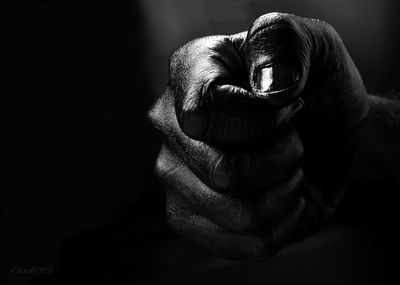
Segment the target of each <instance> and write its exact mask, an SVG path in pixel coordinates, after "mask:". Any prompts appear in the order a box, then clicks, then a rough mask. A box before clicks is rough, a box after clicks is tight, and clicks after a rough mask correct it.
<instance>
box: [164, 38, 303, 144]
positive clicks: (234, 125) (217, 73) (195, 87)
mask: <svg viewBox="0 0 400 285" xmlns="http://www.w3.org/2000/svg"><path fill="white" fill-rule="evenodd" d="M245 37H246V33H240V34H236V35H233V36H230V37H227V36H214V37H207V38H202V39H198V40H196V41H193V42H190V43H188V44H186V45H185V46H183V47H182V48H180V49H179V50H178V51H177V52H175V53H174V54H173V55H172V57H171V60H170V82H169V87H170V89H171V90H173V92H174V94H175V106H176V113H177V118H178V123H179V125H180V127H181V129H182V130H183V132H184V133H185V134H186V135H188V136H189V137H191V138H192V139H196V140H202V141H205V142H208V143H213V144H244V143H247V144H249V143H251V142H253V141H260V140H267V139H268V138H269V137H270V135H271V131H272V130H274V131H278V130H279V129H281V128H283V127H284V126H285V125H286V124H287V123H288V121H289V120H290V119H291V118H292V117H293V116H294V115H295V114H296V113H297V112H298V111H299V110H300V109H301V108H302V106H303V104H302V101H297V102H296V103H294V104H291V105H290V106H286V107H285V108H283V109H282V110H278V109H277V108H271V106H270V105H269V104H266V101H265V100H264V98H263V97H259V96H254V95H253V94H252V93H251V92H250V91H249V90H250V86H249V83H248V81H247V75H246V74H245V70H246V68H245V66H244V64H245V63H244V61H243V59H242V56H241V55H240V54H239V50H240V46H242V44H243V42H244V39H245Z"/></svg>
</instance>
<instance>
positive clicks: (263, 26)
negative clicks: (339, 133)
mask: <svg viewBox="0 0 400 285" xmlns="http://www.w3.org/2000/svg"><path fill="white" fill-rule="evenodd" d="M243 50H244V53H245V58H246V67H247V73H248V76H249V77H248V80H249V82H250V85H251V90H252V93H253V94H255V96H259V97H264V98H265V100H266V101H268V102H270V103H271V104H273V105H277V106H281V105H286V104H288V103H289V102H292V101H293V100H295V99H296V98H298V97H299V96H301V97H302V98H303V99H304V101H305V104H306V105H307V112H304V113H306V114H305V116H307V117H309V118H310V120H307V121H308V122H311V121H313V125H320V126H322V128H323V126H326V125H328V122H329V123H330V124H329V125H332V126H335V127H336V126H340V127H341V128H346V129H347V130H349V129H352V128H353V127H354V125H355V124H357V123H358V122H359V121H360V120H361V119H362V118H363V117H364V116H365V115H366V107H365V104H366V102H365V100H363V98H364V97H365V94H366V91H365V88H364V85H363V84H362V79H361V76H360V74H359V72H358V70H357V68H356V66H355V65H354V63H353V61H352V59H351V57H350V55H349V54H348V52H347V50H346V48H345V46H344V44H343V42H342V40H341V38H340V36H339V35H338V33H337V32H336V31H335V30H334V29H333V28H332V27H331V26H330V25H329V24H327V23H325V22H323V21H318V20H314V19H306V18H302V17H298V16H295V15H291V14H284V13H270V14H266V15H263V16H261V17H259V18H258V19H257V20H256V21H255V22H254V23H253V25H252V26H251V28H250V30H249V32H248V34H247V38H246V40H245V43H244V44H243ZM360 112H361V113H362V114H360ZM315 118H319V121H315ZM329 120H334V121H329ZM331 133H333V132H331Z"/></svg>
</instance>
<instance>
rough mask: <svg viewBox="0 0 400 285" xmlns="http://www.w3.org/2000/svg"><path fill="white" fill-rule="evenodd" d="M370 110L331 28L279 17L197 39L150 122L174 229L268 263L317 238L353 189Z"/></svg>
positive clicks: (216, 248)
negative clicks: (352, 171) (350, 173)
mask: <svg viewBox="0 0 400 285" xmlns="http://www.w3.org/2000/svg"><path fill="white" fill-rule="evenodd" d="M367 113H368V101H367V93H366V91H365V88H364V85H363V83H362V79H361V77H360V74H359V72H358V70H357V68H356V67H355V65H354V63H353V61H352V60H351V58H350V56H349V54H348V52H347V51H346V49H345V47H344V45H343V43H342V41H341V39H340V37H339V35H338V34H337V33H336V32H335V30H334V29H333V28H332V27H331V26H329V25H328V24H326V23H324V22H321V21H317V20H311V19H304V18H300V17H297V16H294V15H289V14H280V13H271V14H266V15H263V16H261V17H260V18H258V19H257V20H256V21H255V22H254V23H253V25H252V26H251V27H250V29H249V31H248V32H247V33H246V32H244V33H240V34H236V35H232V36H212V37H206V38H201V39H197V40H194V41H191V42H189V43H188V44H186V45H184V46H183V47H181V48H180V49H178V50H177V51H176V52H175V53H174V54H173V55H172V57H171V59H170V81H169V84H168V86H167V89H166V91H165V93H164V94H163V95H162V96H161V98H160V99H159V100H158V101H157V102H156V103H155V104H154V106H153V107H152V109H151V110H150V112H149V117H150V119H151V121H152V122H153V124H154V126H155V127H156V128H157V129H158V130H159V131H160V133H161V134H162V136H163V138H164V145H163V147H162V150H161V152H160V154H159V157H158V159H157V163H156V172H157V174H158V176H159V177H160V179H161V180H162V181H163V182H164V183H165V186H166V193H167V213H168V217H169V221H170V223H171V225H172V226H173V228H174V229H176V230H177V231H178V232H181V233H183V234H184V235H186V236H188V237H190V238H192V239H194V240H195V241H197V242H199V243H200V244H202V245H204V246H205V247H207V248H208V249H210V250H211V251H213V252H215V253H217V254H219V255H222V256H224V257H227V258H236V259H263V258H266V257H269V256H272V255H273V254H275V253H276V252H277V251H279V250H280V249H281V248H282V247H284V246H286V245H287V244H290V243H291V242H294V241H298V240H300V239H302V238H304V237H305V236H307V235H308V234H310V233H311V232H312V231H314V230H316V229H318V228H319V227H320V226H321V225H323V224H324V223H325V222H326V220H327V219H328V218H329V217H331V216H332V215H333V213H334V211H335V209H336V208H337V206H338V203H339V202H340V198H341V197H342V195H343V193H344V191H345V189H346V173H347V170H348V168H349V167H350V165H351V161H352V158H353V157H354V155H355V153H356V150H357V145H358V138H359V136H360V134H361V133H362V125H363V124H362V122H363V120H364V118H365V117H366V115H367Z"/></svg>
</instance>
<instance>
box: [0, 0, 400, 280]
mask: <svg viewBox="0 0 400 285" xmlns="http://www.w3.org/2000/svg"><path fill="white" fill-rule="evenodd" d="M189 2H191V1H186V4H184V2H183V1H170V2H168V1H159V2H157V1H147V2H146V1H144V0H143V1H134V0H131V1H122V0H121V1H105V0H104V1H88V0H86V1H34V0H32V1H0V37H1V38H0V50H1V51H0V86H1V87H0V98H1V99H0V125H1V133H0V134H1V142H0V146H1V148H0V163H1V164H0V169H1V173H0V177H1V178H0V179H1V180H0V183H1V223H2V224H1V239H2V241H1V249H2V253H1V256H2V271H1V272H2V276H3V277H2V278H3V282H5V280H6V279H9V280H10V282H15V284H24V283H25V281H26V280H28V279H29V278H31V277H32V275H26V274H25V275H23V274H19V275H18V274H17V275H16V274H11V271H10V270H11V268H13V267H19V268H29V267H31V266H49V267H52V268H56V267H57V266H58V265H59V264H62V266H61V267H63V266H64V267H63V268H67V269H62V270H64V271H65V272H62V273H60V274H59V275H56V274H54V275H52V276H51V277H49V276H43V275H41V276H39V277H38V278H40V279H38V280H39V281H36V282H38V283H37V284H44V283H43V282H46V281H44V279H46V278H58V277H55V276H63V274H64V275H65V276H67V275H70V276H75V277H76V278H83V279H84V278H86V277H82V276H86V273H85V272H92V275H91V277H87V278H89V279H90V280H92V281H93V280H97V279H96V278H98V279H99V280H102V278H106V277H105V276H104V275H110V276H108V278H110V279H112V278H115V276H120V278H121V279H124V278H128V277H126V276H125V275H126V274H127V273H126V272H128V271H132V268H131V267H129V266H132V264H134V265H133V266H134V267H137V268H136V269H137V270H139V269H138V268H140V270H142V269H143V268H154V266H156V265H154V263H157V262H156V261H154V260H157V251H156V249H153V250H154V252H155V253H154V252H153V253H152V256H151V258H150V257H149V254H148V252H147V253H143V252H144V251H143V248H141V250H137V249H133V248H136V247H139V248H140V247H141V245H142V244H143V243H148V244H150V242H151V238H157V239H164V238H165V239H167V237H169V236H170V235H171V234H170V233H169V232H168V230H165V231H164V229H165V225H164V223H163V221H162V216H163V201H162V198H163V195H162V192H161V191H158V190H157V189H158V188H159V187H158V185H157V182H156V181H155V178H154V177H153V175H152V165H153V161H154V159H155V156H156V154H157V150H158V147H159V139H158V138H157V137H156V136H155V134H153V132H152V131H151V128H150V127H149V125H148V123H147V122H146V120H145V113H146V111H147V109H148V108H149V106H150V104H151V102H152V101H153V100H154V98H155V97H156V96H158V95H159V94H160V92H161V91H162V88H163V86H164V85H165V82H166V76H167V73H166V70H167V63H166V59H167V56H168V55H169V53H170V52H172V50H173V49H175V48H176V47H178V46H179V45H180V44H183V43H184V42H185V41H188V40H190V39H192V38H194V37H199V36H204V35H207V34H215V33H234V32H239V31H241V30H245V29H247V27H248V25H249V24H250V23H251V22H252V21H253V20H254V19H255V18H256V17H257V16H258V15H261V14H263V13H266V12H270V11H275V10H284V11H288V12H293V13H296V14H300V15H301V16H307V17H315V18H323V19H324V20H328V21H329V22H331V23H332V24H333V25H334V26H335V27H337V29H338V31H339V32H340V33H341V34H342V36H343V39H344V41H345V43H346V45H347V46H348V48H349V50H350V53H351V54H352V55H353V58H354V59H355V61H356V63H357V65H358V66H359V68H360V71H361V73H362V75H363V77H364V80H365V82H366V85H367V87H368V89H369V90H370V91H371V92H375V93H379V92H381V93H385V92H387V91H389V90H390V89H399V88H400V86H399V85H400V83H399V80H398V78H399V71H398V66H399V63H400V55H399V53H398V50H399V48H400V40H399V36H398V32H399V28H398V27H399V25H400V20H399V19H398V18H397V12H398V11H399V9H398V5H399V4H397V2H398V1H395V0H392V1H390V0H387V1H376V2H379V3H380V4H376V3H375V4H372V3H374V2H371V1H357V0H354V1H347V2H348V3H352V5H351V6H346V5H345V4H343V3H342V2H343V1H339V2H340V3H342V4H343V5H342V6H340V5H337V6H332V7H329V6H326V5H328V4H327V3H328V2H329V1H326V5H324V4H321V2H324V1H303V2H302V1H281V2H280V3H278V2H279V1H264V2H263V1H248V2H249V3H250V2H251V3H250V4H248V6H246V7H251V9H249V10H243V14H240V15H242V16H243V17H242V18H240V19H238V18H235V15H236V14H235V13H233V12H232V11H236V10H235V7H236V6H230V7H228V8H226V9H223V8H224V7H227V6H228V3H226V2H227V1H225V2H224V1H214V2H212V1H193V3H194V2H196V3H197V4H196V5H200V4H201V5H203V6H201V7H203V8H204V7H205V8H204V9H203V10H202V13H205V14H204V15H203V16H202V17H200V18H196V17H197V16H196V17H192V18H191V15H192V16H193V15H197V13H199V12H198V11H192V10H190V4H187V3H189ZM234 2H235V3H239V4H240V3H241V2H244V1H234ZM317 2H318V3H317ZM331 2H332V1H331ZM199 3H200V4H199ZM174 5H175V6H174ZM184 5H186V6H184ZM193 5H194V4H193ZM224 5H225V6H224ZM246 5H247V4H246ZM374 5H378V6H379V7H380V10H379V11H380V12H379V13H378V12H377V11H374V9H375V8H374V7H375V6H374ZM164 6H166V7H170V8H169V9H170V10H169V11H171V10H172V11H174V13H175V14H174V15H178V17H177V18H174V17H172V16H171V15H170V16H169V15H168V13H167V12H168V11H165V10H164V9H163V7H164ZM171 7H172V8H171ZM188 7H189V8H188ZM221 7H222V8H221ZM238 7H239V6H238ZM346 7H347V8H346ZM239 8H240V7H239ZM239 8H238V9H239ZM185 9H189V10H188V11H185ZM345 9H349V10H345ZM352 9H353V10H352ZM354 9H355V10H354ZM210 11H214V13H211V14H210ZM224 13H226V14H224ZM230 13H231V14H230ZM236 13H237V11H236ZM346 13H347V14H346ZM343 15H344V16H343ZM346 15H347V16H346ZM168 17H169V18H168ZM327 18H328V19H327ZM168 19H169V20H170V21H175V22H176V23H175V26H174V27H176V30H175V31H174V33H172V32H171V30H168V29H167V28H165V27H164V26H163V21H168ZM193 19H194V20H193ZM196 19H197V20H196ZM346 19H347V20H346ZM185 21H186V22H185ZM346 21H347V22H346ZM357 21H361V22H357ZM369 21H370V22H369ZM353 24H354V25H353ZM360 39H362V40H361V41H360ZM160 43H162V44H160ZM159 221H161V222H159ZM160 229H163V230H160ZM145 233H149V235H150V236H151V238H149V235H146V234H145ZM154 235H156V236H154ZM163 235H165V237H164V236H163ZM60 246H61V255H60V254H59V251H58V249H59V248H60ZM150 247H151V246H150ZM99 251H101V252H100V253H99ZM160 255H161V253H160ZM87 256H90V258H87ZM114 258H116V260H110V259H114ZM124 258H126V259H129V258H133V259H135V261H134V262H130V263H129V262H128V263H124V262H122V263H121V262H118V260H120V259H124ZM104 260H107V261H104ZM96 262H99V264H97V263H96ZM82 264H83V265H82ZM87 264H90V266H89V265H87ZM116 264H118V266H117V265H116ZM121 264H125V265H121ZM127 264H130V265H127ZM75 265H76V267H74V266H75ZM112 266H115V268H113V269H111V267H112ZM124 266H126V267H124ZM89 267H90V268H89ZM62 270H61V271H62ZM140 270H139V271H140ZM105 271H107V272H108V273H104V272H105ZM71 272H72V273H71ZM100 272H102V273H100ZM115 272H118V274H115ZM121 272H125V275H124V274H123V273H121ZM146 272H147V271H145V270H144V269H143V270H142V271H141V273H140V274H146ZM113 273H114V275H113ZM135 274H136V273H135ZM140 274H139V273H137V274H136V275H135V276H134V277H132V276H130V277H129V278H131V279H132V280H133V279H135V278H136V277H137V276H139V275H140ZM77 276H78V277H77ZM42 278H43V280H42ZM118 278H119V277H118ZM129 278H128V279H129ZM89 279H88V280H89ZM129 280H130V279H129ZM0 281H1V280H0ZM114 281H115V280H114ZM48 282H50V281H48ZM0 283H1V282H0ZM1 284H3V283H1ZM72 284H78V283H72ZM86 284H89V283H86ZM116 284H118V283H116Z"/></svg>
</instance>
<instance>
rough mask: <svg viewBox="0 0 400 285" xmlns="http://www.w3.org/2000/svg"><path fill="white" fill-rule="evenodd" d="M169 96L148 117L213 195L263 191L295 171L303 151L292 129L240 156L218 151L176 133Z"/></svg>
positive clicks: (162, 99) (238, 194)
mask: <svg viewBox="0 0 400 285" xmlns="http://www.w3.org/2000/svg"><path fill="white" fill-rule="evenodd" d="M172 95H173V94H171V92H170V90H168V89H167V91H166V92H165V94H164V96H162V97H161V98H160V99H159V100H158V101H157V102H156V104H155V105H154V106H153V108H152V109H151V111H150V112H149V117H150V119H151V121H152V122H153V124H154V125H155V127H156V128H157V129H158V130H159V131H160V133H161V134H162V136H163V138H164V140H165V143H166V144H167V145H169V146H170V149H172V150H173V151H174V152H175V153H176V154H177V155H178V156H179V157H180V159H181V160H182V161H183V162H184V163H185V164H186V165H188V167H189V169H190V170H191V171H192V172H193V173H194V174H195V175H196V176H197V177H199V179H200V180H201V181H203V182H204V183H205V184H206V185H207V186H209V187H210V188H212V189H214V190H215V191H217V192H220V193H226V194H229V195H236V196H246V195H250V194H251V193H254V192H257V191H265V189H270V188H272V187H274V186H276V185H278V184H280V183H282V182H283V181H285V180H287V179H288V178H289V177H291V176H292V175H293V172H294V171H295V170H296V169H297V168H298V165H299V163H300V161H301V158H302V155H303V148H302V144H301V142H300V140H299V138H298V136H297V134H296V133H295V132H294V130H293V129H291V130H290V131H288V132H287V133H285V134H284V135H281V136H279V137H277V138H276V139H275V141H274V142H273V143H271V144H269V145H266V146H263V147H259V148H257V149H255V150H249V151H247V152H241V153H237V152H231V151H229V150H221V149H219V148H216V147H213V146H210V145H208V144H206V143H204V142H201V141H196V140H192V139H190V138H189V137H187V136H186V135H185V134H184V133H183V132H182V131H181V130H180V128H179V126H178V123H177V121H176V116H175V115H174V106H173V97H172Z"/></svg>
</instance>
